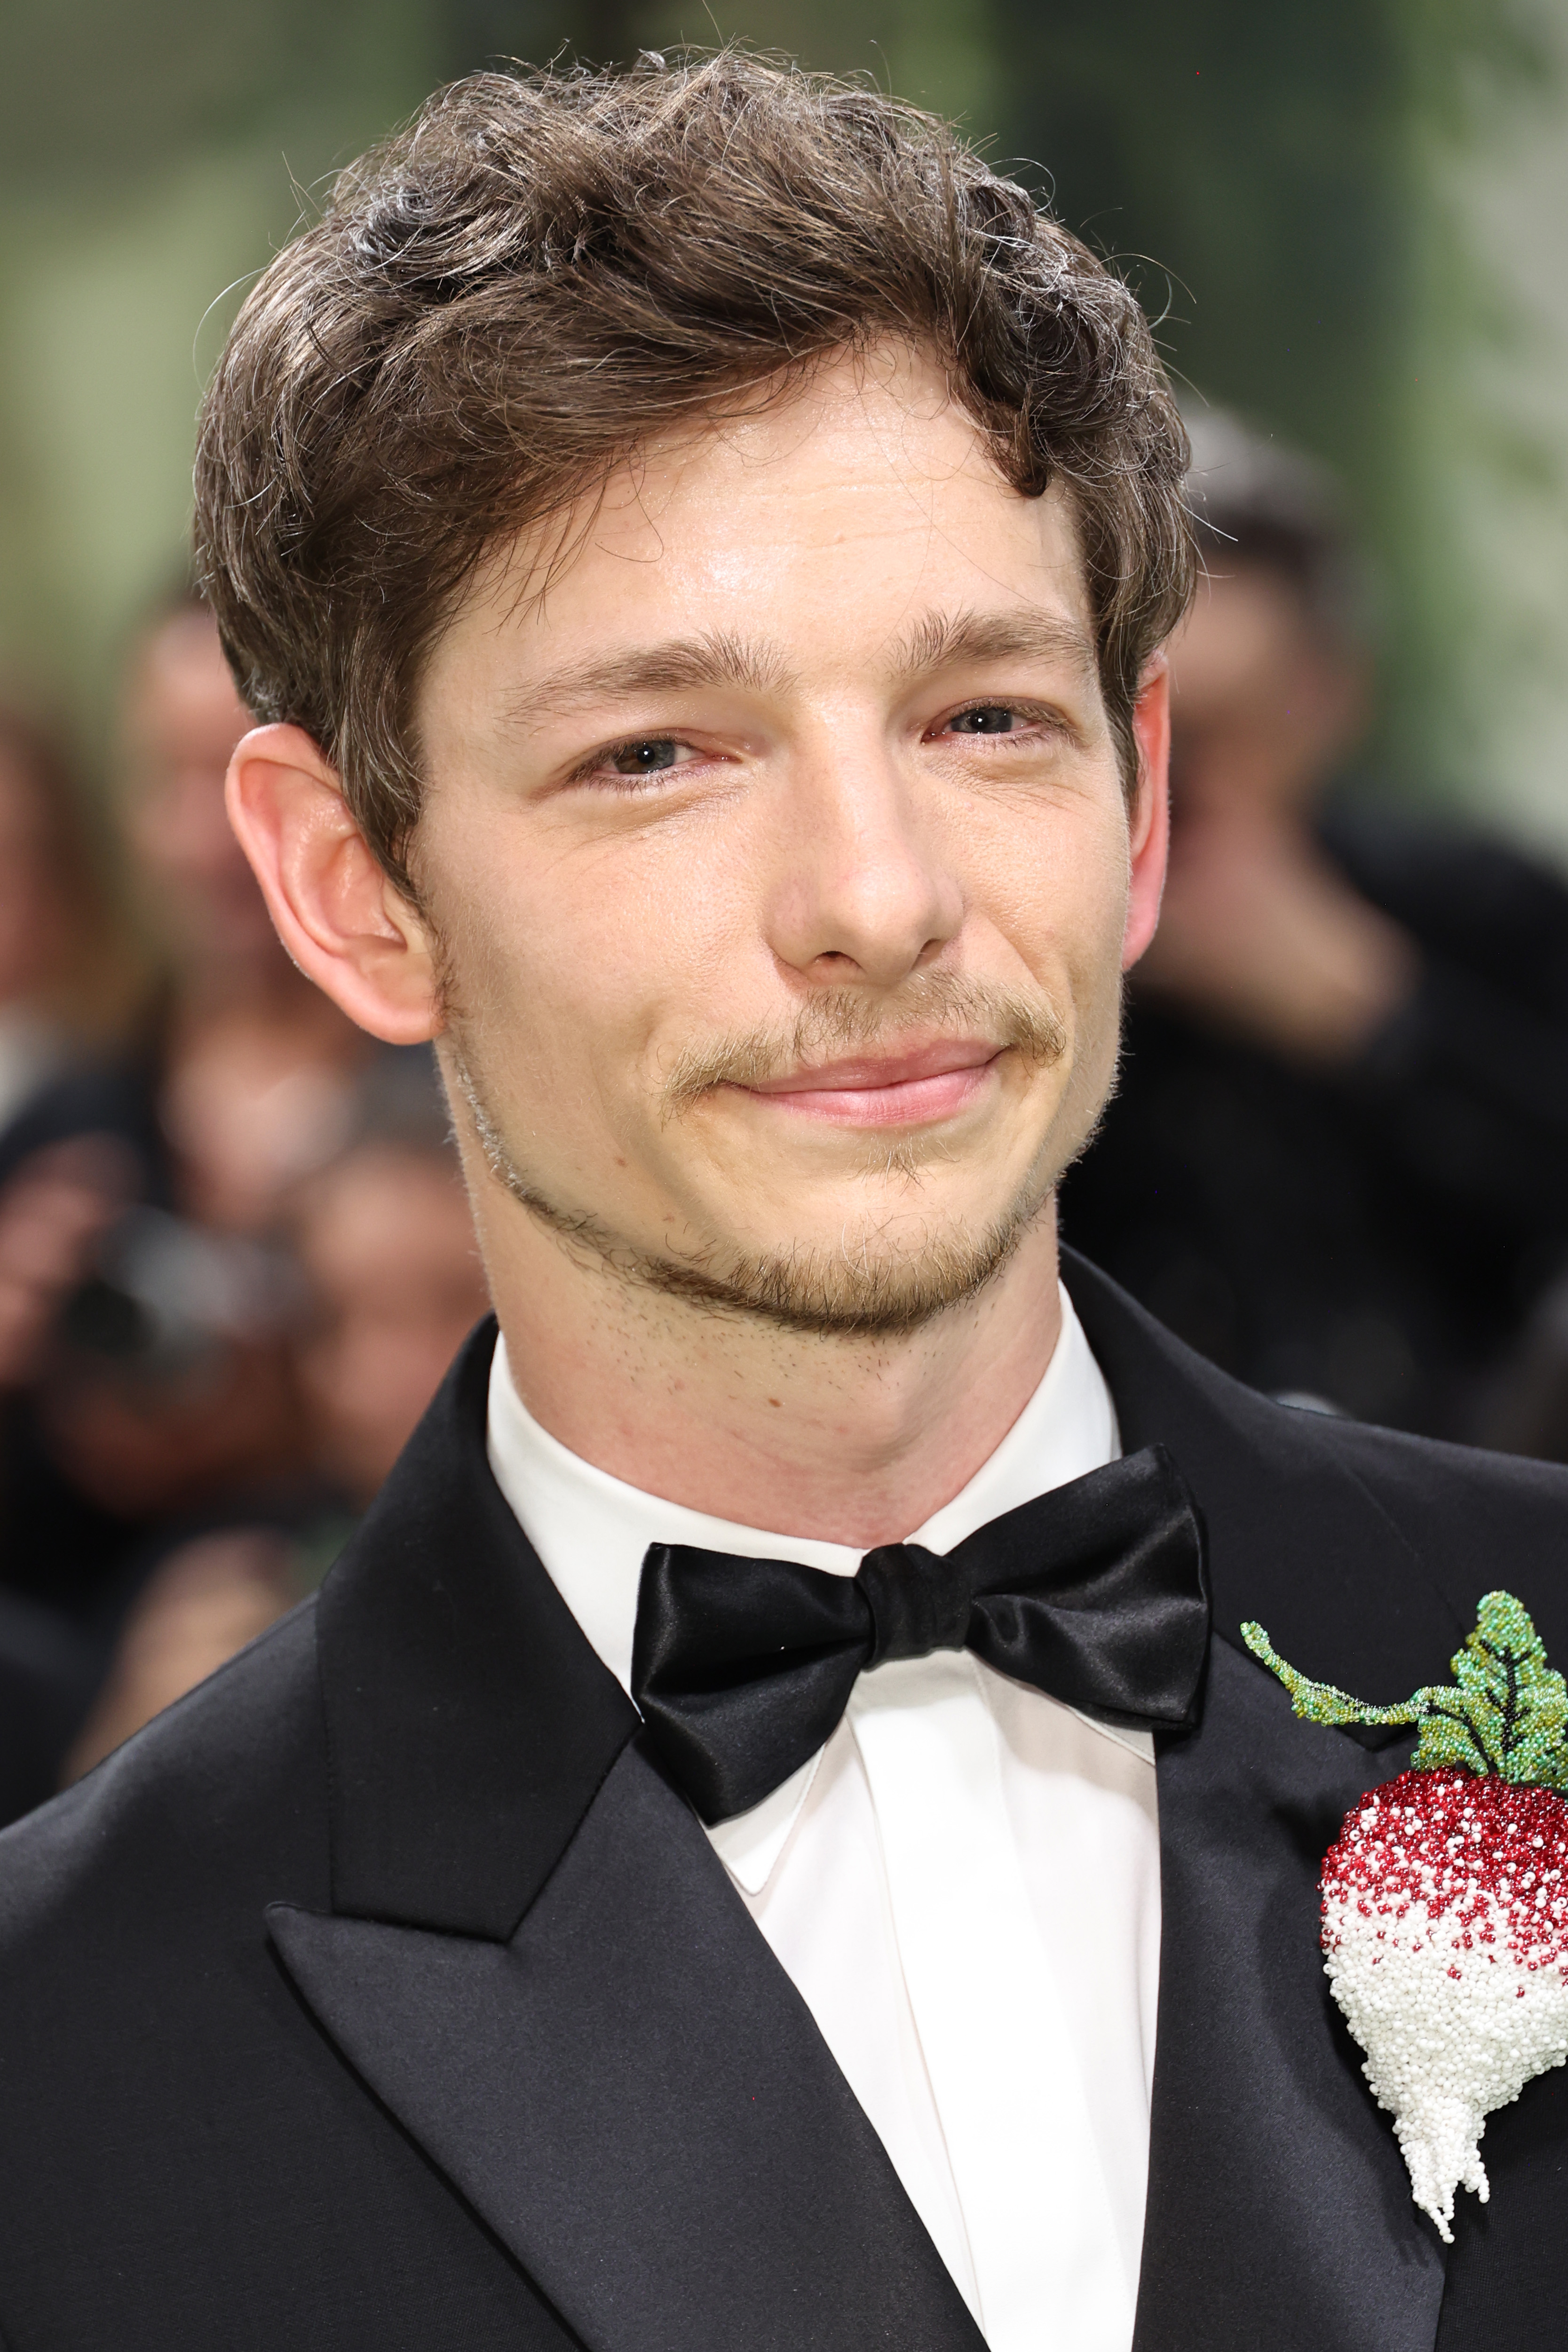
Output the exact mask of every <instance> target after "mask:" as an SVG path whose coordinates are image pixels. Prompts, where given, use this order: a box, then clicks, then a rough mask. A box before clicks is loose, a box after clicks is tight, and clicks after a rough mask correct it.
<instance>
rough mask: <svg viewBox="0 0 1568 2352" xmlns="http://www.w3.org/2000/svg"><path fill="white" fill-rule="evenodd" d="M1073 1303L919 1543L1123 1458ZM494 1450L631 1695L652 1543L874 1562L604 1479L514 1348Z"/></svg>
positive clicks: (501, 1392) (491, 1439)
mask: <svg viewBox="0 0 1568 2352" xmlns="http://www.w3.org/2000/svg"><path fill="white" fill-rule="evenodd" d="M486 1445H487V1450H488V1454H489V1460H490V1467H491V1470H492V1471H493V1472H494V1474H495V1478H496V1483H497V1486H499V1487H500V1489H501V1492H502V1494H503V1495H504V1496H506V1498H507V1502H508V1503H509V1504H510V1505H511V1507H512V1509H513V1511H514V1512H515V1513H516V1515H517V1518H518V1519H519V1520H520V1522H521V1523H522V1527H523V1528H524V1531H525V1533H526V1534H527V1535H528V1538H529V1540H530V1542H531V1543H532V1544H533V1547H534V1549H535V1550H536V1551H537V1552H538V1556H539V1558H540V1559H541V1560H542V1561H543V1563H544V1565H545V1568H546V1570H547V1571H548V1572H549V1576H550V1578H551V1580H552V1581H553V1582H554V1584H555V1585H556V1587H557V1589H558V1590H559V1592H560V1595H561V1598H562V1599H563V1600H564V1601H565V1602H566V1604H567V1606H568V1608H569V1609H570V1611H571V1612H572V1615H573V1616H574V1617H575V1618H576V1619H577V1622H578V1623H579V1624H580V1626H581V1628H582V1631H583V1633H585V1634H586V1635H587V1637H588V1639H589V1641H590V1642H591V1644H592V1646H593V1648H594V1649H595V1650H596V1651H597V1652H598V1654H599V1655H600V1657H601V1659H602V1660H603V1662H604V1664H606V1665H607V1666H608V1667H609V1669H610V1671H611V1673H612V1675H614V1676H615V1677H616V1679H617V1681H618V1682H619V1683H620V1684H621V1685H622V1689H625V1690H630V1688H631V1682H632V1630H633V1628H634V1626H635V1624H636V1620H637V1588H638V1583H639V1580H640V1579H641V1576H642V1571H643V1553H644V1552H645V1551H646V1550H647V1549H648V1546H649V1545H650V1544H653V1543H679V1544H700V1545H702V1546H704V1547H706V1549H708V1550H710V1551H727V1552H734V1553H737V1554H738V1555H739V1556H740V1557H742V1558H743V1559H798V1560H800V1562H801V1563H802V1565H803V1566H805V1567H807V1568H821V1569H826V1570H828V1572H829V1573H830V1574H831V1575H834V1576H852V1575H853V1574H854V1572H855V1570H857V1569H858V1568H859V1566H860V1564H861V1560H862V1556H863V1555H862V1552H861V1551H860V1550H859V1549H856V1548H855V1547H853V1546H852V1545H849V1544H834V1543H821V1542H819V1541H816V1540H814V1539H813V1538H810V1537H807V1536H789V1535H779V1534H777V1533H773V1532H770V1531H769V1530H768V1529H767V1528H748V1527H744V1526H742V1525H740V1524H739V1523H738V1522H737V1521H733V1520H729V1519H720V1518H715V1517H711V1516H710V1515H709V1514H708V1513H706V1511H694V1510H690V1509H688V1508H687V1507H686V1506H685V1504H684V1503H668V1502H665V1501H664V1500H662V1498H661V1497H660V1496H657V1495H650V1494H646V1493H644V1492H643V1489H642V1488H641V1487H639V1486H628V1485H627V1484H626V1483H625V1481H624V1480H623V1479H621V1478H612V1476H611V1475H609V1473H608V1472H607V1471H604V1470H600V1469H597V1468H596V1467H595V1466H594V1465H593V1464H592V1463H591V1462H585V1461H584V1460H583V1458H582V1456H581V1455H580V1454H573V1453H571V1452H570V1449H569V1448H568V1447H566V1446H564V1445H562V1444H560V1442H559V1439H557V1438H554V1437H552V1436H551V1435H550V1433H549V1431H548V1430H547V1429H543V1428H541V1427H540V1425H539V1423H538V1422H537V1421H536V1420H535V1419H534V1417H533V1415H532V1414H531V1413H530V1412H528V1407H527V1406H526V1405H525V1404H524V1402H523V1401H522V1399H521V1397H520V1396H519V1395H518V1394H517V1387H516V1384H515V1383H514V1381H513V1379H512V1375H511V1368H510V1366H509V1365H508V1363H507V1343H506V1340H505V1339H500V1340H498V1341H497V1347H496V1353H495V1357H494V1360H493V1361H492V1364H491V1367H490V1396H489V1420H488V1430H487V1436H486ZM1121 1450H1122V1448H1121V1439H1120V1436H1119V1433H1118V1431H1117V1427H1116V1413H1115V1408H1114V1406H1113V1403H1112V1402H1111V1392H1110V1391H1109V1389H1108V1388H1107V1387H1106V1385H1105V1379H1104V1375H1103V1373H1102V1371H1101V1370H1100V1367H1099V1365H1098V1364H1097V1363H1096V1362H1095V1360H1094V1358H1093V1356H1092V1353H1091V1351H1090V1347H1089V1342H1088V1340H1087V1339H1085V1338H1084V1336H1083V1327H1082V1324H1081V1323H1080V1322H1079V1320H1078V1317H1077V1315H1076V1313H1075V1312H1074V1309H1073V1306H1072V1302H1071V1299H1070V1298H1069V1297H1068V1295H1067V1293H1066V1291H1065V1290H1062V1291H1061V1334H1060V1337H1059V1338H1058V1339H1057V1343H1056V1347H1055V1349H1054V1351H1053V1352H1052V1355H1051V1362H1050V1364H1049V1365H1048V1367H1047V1369H1046V1371H1045V1375H1044V1378H1043V1379H1042V1380H1041V1381H1040V1386H1039V1387H1038V1388H1037V1389H1036V1390H1035V1391H1034V1394H1033V1395H1032V1396H1031V1397H1030V1401H1029V1402H1028V1403H1027V1404H1026V1405H1025V1407H1024V1409H1023V1411H1022V1412H1020V1413H1019V1417H1018V1419H1017V1420H1016V1421H1015V1422H1014V1423H1013V1425H1012V1427H1011V1429H1009V1432H1008V1433H1007V1435H1006V1436H1005V1437H1004V1438H1003V1440H1002V1442H1001V1444H999V1445H998V1447H997V1450H996V1452H995V1453H994V1454H991V1455H990V1456H989V1458H988V1460H987V1461H985V1462H983V1463H982V1464H981V1465H980V1467H979V1469H978V1470H977V1471H976V1473H975V1475H974V1476H973V1477H972V1478H971V1479H970V1480H969V1482H968V1484H967V1486H965V1487H964V1488H963V1489H962V1491H961V1492H960V1493H959V1494H957V1495H956V1496H954V1497H953V1499H952V1501H951V1502H949V1503H945V1504H944V1505H943V1507H942V1508H941V1509H940V1510H939V1511H935V1512H933V1514H932V1516H931V1517H930V1518H928V1519H927V1520H926V1522H925V1526H924V1527H920V1528H915V1532H914V1534H913V1535H912V1536H911V1537H910V1538H909V1540H910V1541H911V1542H912V1543H921V1544H924V1545H925V1547H926V1549H928V1550H930V1551H935V1552H946V1551H951V1550H952V1549H953V1547H954V1546H955V1544H958V1543H961V1542H962V1541H963V1539H964V1538H965V1537H966V1536H968V1535H972V1534H973V1533H974V1531H975V1529H976V1528H981V1527H984V1526H985V1525H986V1523H987V1521H988V1520H989V1519H994V1518H998V1517H1000V1516H1001V1514H1002V1513H1003V1512H1004V1511H1010V1510H1015V1509H1016V1508H1017V1507H1018V1506H1019V1504H1020V1503H1027V1502H1030V1501H1031V1500H1032V1499H1033V1497H1034V1496H1036V1495H1043V1494H1045V1493H1046V1492H1047V1491H1048V1490H1049V1489H1050V1488H1051V1487H1052V1486H1065V1485H1066V1484H1067V1482H1068V1480H1069V1479H1071V1478H1080V1477H1082V1476H1083V1475H1085V1474H1086V1473H1087V1472H1089V1471H1091V1470H1098V1469H1099V1468H1100V1467H1101V1466H1102V1465H1103V1464H1104V1463H1106V1462H1113V1461H1114V1460H1115V1459H1116V1457H1117V1455H1118V1454H1120V1452H1121Z"/></svg>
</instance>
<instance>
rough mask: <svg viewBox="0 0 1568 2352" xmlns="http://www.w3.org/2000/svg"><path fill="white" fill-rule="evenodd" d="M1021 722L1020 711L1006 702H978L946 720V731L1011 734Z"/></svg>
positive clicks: (951, 733)
mask: <svg viewBox="0 0 1568 2352" xmlns="http://www.w3.org/2000/svg"><path fill="white" fill-rule="evenodd" d="M1018 724H1019V713H1018V712H1017V711H1016V710H1014V709H1012V708H1011V706H1010V705H1009V704H1008V703H1005V702H977V703H976V704H974V705H973V707H972V708H971V709H968V710H960V711H958V712H956V714H955V716H954V717H953V718H951V719H948V720H947V722H946V729H945V730H944V731H945V732H946V733H947V734H950V735H1010V734H1011V733H1012V731H1013V730H1014V728H1015V727H1017V725H1018Z"/></svg>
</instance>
